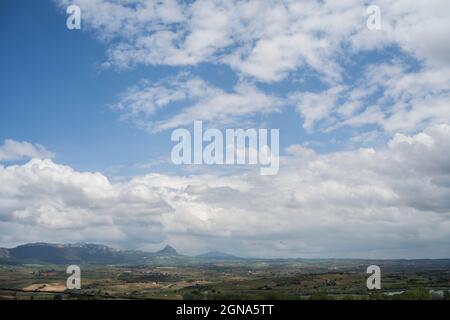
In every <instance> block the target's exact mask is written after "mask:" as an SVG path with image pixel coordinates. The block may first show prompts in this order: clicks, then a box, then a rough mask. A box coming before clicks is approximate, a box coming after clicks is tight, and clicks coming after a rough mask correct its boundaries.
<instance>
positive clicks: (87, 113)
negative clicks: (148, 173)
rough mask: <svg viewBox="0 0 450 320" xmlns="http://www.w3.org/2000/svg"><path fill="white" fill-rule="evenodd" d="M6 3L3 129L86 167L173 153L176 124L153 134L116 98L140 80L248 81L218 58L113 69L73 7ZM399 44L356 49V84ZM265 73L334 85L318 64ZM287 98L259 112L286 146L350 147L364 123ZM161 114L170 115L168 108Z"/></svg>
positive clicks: (350, 67)
mask: <svg viewBox="0 0 450 320" xmlns="http://www.w3.org/2000/svg"><path fill="white" fill-rule="evenodd" d="M3 6H4V7H5V10H2V12H3V15H2V28H1V30H0V32H1V33H0V36H1V39H2V41H3V43H9V44H11V45H7V46H4V48H3V50H2V56H3V59H2V60H1V62H0V63H1V69H2V73H3V76H2V78H1V80H0V81H1V82H0V85H1V86H2V88H4V89H5V90H3V94H2V96H1V98H0V99H1V100H0V103H1V105H2V106H3V107H2V117H1V121H2V125H1V128H0V139H1V140H4V139H7V138H10V137H14V139H16V140H21V141H22V140H24V141H30V142H35V143H40V144H43V145H45V146H46V147H47V148H48V149H50V150H52V151H53V152H54V153H55V156H56V158H55V159H56V160H58V161H59V162H61V163H65V164H69V165H71V166H74V167H76V168H78V169H80V170H90V171H96V170H100V171H106V172H107V173H108V171H109V170H112V169H115V170H117V168H118V167H119V166H120V168H121V172H120V173H121V174H124V175H129V174H136V171H134V169H135V168H133V165H135V164H143V163H147V162H151V161H152V160H153V161H156V160H158V159H160V158H161V157H163V158H167V157H168V156H169V155H170V149H171V147H172V145H171V143H170V132H162V133H151V134H149V133H148V132H145V131H142V130H139V129H137V128H136V127H133V126H132V125H130V124H129V123H128V124H127V123H124V122H123V121H120V120H119V115H118V114H117V112H114V110H111V108H110V105H112V104H114V103H115V102H116V101H117V99H118V96H119V94H120V93H121V92H123V91H124V90H126V89H127V88H128V87H130V86H133V85H135V84H136V83H138V82H139V81H140V80H142V79H145V80H148V81H149V82H150V83H154V82H157V81H159V80H161V79H165V78H169V77H171V76H172V77H173V76H175V75H176V74H177V73H178V72H180V71H186V70H187V71H188V72H189V73H190V74H192V75H196V76H199V77H201V78H202V79H204V80H205V81H208V82H209V83H211V84H213V85H215V86H217V87H220V88H224V89H225V90H230V89H232V87H233V86H234V85H235V84H236V82H237V81H238V76H237V75H236V74H235V73H234V72H233V71H232V70H231V69H230V68H229V67H227V66H222V65H216V64H211V63H200V64H198V65H195V66H188V67H171V66H139V67H137V68H133V69H128V70H114V69H104V68H102V67H101V64H102V63H103V62H104V61H105V59H106V54H105V46H104V45H103V44H102V43H101V42H98V41H96V39H95V38H94V37H93V36H92V34H90V33H89V32H85V31H82V30H68V29H67V28H66V27H65V23H66V19H67V15H66V14H65V12H64V11H63V10H61V8H58V7H57V6H56V5H55V4H54V3H53V2H51V1H42V2H24V1H6V2H4V4H3ZM396 52H397V51H396V50H389V51H388V52H382V53H381V54H376V55H374V54H368V55H363V56H360V55H355V56H354V57H345V58H349V59H351V61H347V62H346V65H347V73H346V74H345V77H346V78H347V79H348V80H347V81H348V82H349V83H350V84H351V83H352V81H354V79H355V77H357V75H358V74H360V73H361V72H362V68H363V67H364V66H366V65H367V64H368V63H376V62H380V61H381V62H382V61H389V59H392V57H393V56H395V53H396ZM255 82H256V85H257V86H258V88H261V90H263V91H265V92H268V93H270V94H276V95H287V94H289V92H302V91H313V92H318V91H320V90H321V89H322V88H324V87H325V86H326V85H325V84H324V83H323V82H322V81H321V80H320V79H318V78H317V77H316V76H315V75H314V71H312V70H308V68H305V69H302V70H300V71H298V72H294V73H292V74H291V75H289V77H288V78H287V79H284V80H282V81H280V82H276V83H270V84H267V83H264V82H258V81H255ZM183 105H186V104H181V106H183ZM283 108H284V110H283V112H282V113H280V114H272V115H270V116H264V117H258V116H256V117H255V119H256V121H258V122H260V123H262V124H264V125H266V126H269V127H273V128H281V127H282V128H283V130H282V131H281V146H282V149H283V148H285V147H287V146H289V145H291V144H294V143H303V142H306V141H315V142H320V143H321V144H316V149H317V150H318V151H320V152H328V151H332V150H336V149H338V148H345V142H346V140H347V139H348V137H349V135H351V134H354V133H355V132H356V131H358V129H354V128H352V129H348V128H344V129H337V130H334V131H333V132H331V133H325V132H320V131H315V132H306V131H305V130H304V129H303V128H302V126H301V124H302V123H301V119H300V118H299V117H298V115H296V114H295V111H294V110H293V108H292V106H291V105H290V104H289V102H287V101H286V102H284V103H283ZM167 112H170V111H167ZM159 116H160V117H161V118H164V116H165V111H164V110H163V112H162V114H161V115H159ZM231 127H233V125H231ZM330 140H333V143H330ZM335 140H336V141H335ZM161 169H162V170H164V169H165V170H168V169H169V168H167V167H165V168H161ZM174 169H176V168H171V170H174Z"/></svg>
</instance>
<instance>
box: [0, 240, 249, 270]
mask: <svg viewBox="0 0 450 320" xmlns="http://www.w3.org/2000/svg"><path fill="white" fill-rule="evenodd" d="M193 259H196V260H199V261H202V260H238V259H241V258H238V257H235V256H232V255H229V254H227V253H223V252H218V251H213V252H208V253H205V254H202V255H198V256H196V257H190V256H185V255H181V254H179V253H178V252H177V250H175V248H173V247H171V246H169V245H167V246H165V247H164V249H162V250H160V251H157V252H144V251H137V250H119V249H114V248H110V247H108V246H105V245H99V244H90V243H75V244H54V243H42V242H38V243H29V244H24V245H20V246H17V247H15V248H10V249H7V248H0V263H10V264H25V263H28V264H31V263H36V264H111V265H122V264H123V265H139V264H151V263H161V262H177V263H182V262H191V261H192V260H193Z"/></svg>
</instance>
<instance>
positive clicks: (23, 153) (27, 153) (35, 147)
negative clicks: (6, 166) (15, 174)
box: [0, 139, 53, 161]
mask: <svg viewBox="0 0 450 320" xmlns="http://www.w3.org/2000/svg"><path fill="white" fill-rule="evenodd" d="M27 158H28V159H29V158H53V154H52V153H51V152H50V151H48V150H47V149H45V147H44V146H42V145H40V144H32V143H29V142H25V141H22V142H20V141H15V140H11V139H6V140H5V141H4V142H3V145H0V161H17V160H23V159H27Z"/></svg>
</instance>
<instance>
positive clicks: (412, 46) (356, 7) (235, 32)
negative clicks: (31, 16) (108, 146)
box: [58, 0, 450, 82]
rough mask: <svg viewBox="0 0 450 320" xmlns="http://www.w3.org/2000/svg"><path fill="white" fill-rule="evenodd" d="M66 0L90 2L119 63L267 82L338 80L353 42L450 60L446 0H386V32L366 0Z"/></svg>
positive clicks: (90, 13)
mask: <svg viewBox="0 0 450 320" xmlns="http://www.w3.org/2000/svg"><path fill="white" fill-rule="evenodd" d="M58 3H59V4H60V5H61V6H64V7H65V6H67V5H68V4H69V3H75V4H77V5H79V6H80V7H81V8H82V9H83V21H84V22H85V24H86V26H87V27H88V28H89V29H90V30H92V31H93V32H95V34H96V35H97V36H98V37H99V38H100V39H101V40H103V41H105V42H106V43H107V44H108V45H109V61H110V63H112V64H114V65H117V66H119V67H129V66H133V65H136V64H146V65H177V66H185V65H195V64H198V63H202V62H212V63H221V64H226V65H229V66H230V67H232V68H233V69H235V70H236V71H237V72H239V73H241V74H242V75H245V76H249V77H254V78H256V79H258V80H261V81H267V82H271V81H277V80H280V79H282V78H284V77H285V76H286V75H287V74H289V73H290V72H292V71H295V70H297V69H301V68H304V67H308V68H311V69H313V70H315V71H316V72H317V73H318V74H320V75H322V76H323V77H324V78H325V79H328V80H338V79H340V76H341V68H340V67H339V63H338V62H337V60H338V57H339V56H340V55H341V54H342V53H343V52H344V51H345V50H344V49H345V48H346V47H349V48H351V50H353V51H354V52H358V51H364V50H371V49H379V48H380V47H383V46H388V45H398V46H399V47H400V48H401V49H402V50H404V51H405V52H407V53H409V54H411V55H414V56H415V57H417V58H418V59H421V60H424V61H426V62H427V63H429V64H432V65H439V64H441V65H442V63H445V64H448V62H449V61H448V57H449V56H450V54H449V52H450V46H449V45H448V41H446V30H448V29H449V27H450V25H449V21H448V19H447V16H446V12H448V11H449V10H450V7H449V6H450V5H449V3H448V1H446V0H430V1H427V3H426V4H424V3H423V2H422V1H420V0H417V1H411V0H400V1H396V2H395V3H392V2H391V1H387V0H382V1H378V2H377V5H379V6H380V7H381V10H382V18H383V24H382V26H383V30H382V31H380V32H378V33H377V32H370V31H369V30H367V28H366V17H365V14H366V6H365V4H364V3H363V2H361V1H359V0H346V1H339V2H336V1H319V0H308V1H293V0H283V1H282V0H279V1H271V2H262V1H256V0H255V1H253V0H252V1H248V0H247V1H220V0H214V1H210V0H208V1H206V0H197V1H193V2H185V1H176V0H171V1H162V2H155V1H147V0H133V1H106V0H94V1H91V0H89V1H88V0H60V1H58ZM430 34H433V37H430V36H429V35H430Z"/></svg>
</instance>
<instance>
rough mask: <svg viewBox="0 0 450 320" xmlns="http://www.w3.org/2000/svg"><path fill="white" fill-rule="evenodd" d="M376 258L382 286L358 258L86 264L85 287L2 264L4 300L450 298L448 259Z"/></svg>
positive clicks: (50, 268)
mask: <svg viewBox="0 0 450 320" xmlns="http://www.w3.org/2000/svg"><path fill="white" fill-rule="evenodd" d="M373 262H374V261H372V262H371V263H373ZM377 263H378V264H379V265H380V266H381V268H382V278H381V279H382V289H381V290H376V291H369V290H368V289H367V287H366V279H367V277H368V275H367V274H366V273H365V270H366V267H367V266H368V265H369V264H368V261H356V260H342V261H338V260H323V261H319V260H318V261H314V260H305V261H299V260H293V261H289V260H287V261H286V260H281V261H276V260H272V261H265V260H255V261H215V262H208V263H203V262H198V261H197V262H192V263H191V264H184V265H181V266H177V265H150V266H99V265H82V266H80V267H81V285H82V287H81V289H80V290H66V289H65V283H66V279H67V277H68V276H69V275H68V274H66V272H65V271H66V266H63V265H0V299H195V300H198V299H246V300H247V299H448V296H449V292H448V290H450V269H449V268H448V265H447V264H448V261H445V262H442V261H441V262H439V261H437V262H433V261H432V260H430V261H428V260H424V261H421V262H418V261H415V262H408V261H378V262H377Z"/></svg>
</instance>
